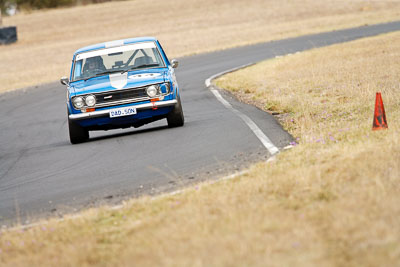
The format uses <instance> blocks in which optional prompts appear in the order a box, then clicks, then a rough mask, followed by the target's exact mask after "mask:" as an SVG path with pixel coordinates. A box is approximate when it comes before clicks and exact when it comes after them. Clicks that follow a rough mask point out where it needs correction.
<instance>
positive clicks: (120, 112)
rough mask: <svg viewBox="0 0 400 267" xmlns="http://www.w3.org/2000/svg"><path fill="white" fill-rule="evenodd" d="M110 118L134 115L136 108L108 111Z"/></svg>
mask: <svg viewBox="0 0 400 267" xmlns="http://www.w3.org/2000/svg"><path fill="white" fill-rule="evenodd" d="M109 114H110V118H116V117H122V116H129V115H135V114H136V108H133V107H123V108H115V109H112V110H110V113H109Z"/></svg>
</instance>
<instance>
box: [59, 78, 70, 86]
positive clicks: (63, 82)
mask: <svg viewBox="0 0 400 267" xmlns="http://www.w3.org/2000/svg"><path fill="white" fill-rule="evenodd" d="M60 82H61V84H63V85H68V84H69V80H68V78H67V77H62V78H61V79H60Z"/></svg>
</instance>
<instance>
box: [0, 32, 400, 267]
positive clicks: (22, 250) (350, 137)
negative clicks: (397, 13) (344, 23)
mask: <svg viewBox="0 0 400 267" xmlns="http://www.w3.org/2000/svg"><path fill="white" fill-rule="evenodd" d="M399 57H400V33H394V34H389V35H384V36H380V37H374V38H369V39H364V40H359V41H355V42H352V43H348V44H342V45H335V46H331V47H328V48H321V49H316V50H313V51H308V52H304V53H301V54H296V55H293V56H287V57H283V58H280V59H275V60H270V61H266V62H265V63H262V64H259V65H256V66H254V67H251V68H248V69H245V70H242V71H239V72H236V73H233V74H230V75H228V76H226V77H223V78H221V80H219V81H218V83H219V85H224V86H227V87H230V88H231V89H234V90H236V91H240V90H243V91H246V90H247V91H248V95H252V96H254V98H255V99H256V100H257V101H259V102H262V103H264V105H266V103H273V106H274V107H275V108H274V109H275V110H278V111H283V110H287V111H290V112H291V113H290V114H288V115H287V119H286V124H285V125H286V127H287V128H288V129H290V131H291V132H292V133H293V134H294V135H295V136H297V137H299V138H300V139H299V145H297V146H296V147H295V148H294V149H292V150H290V151H286V152H284V153H281V154H279V155H278V157H277V160H276V161H273V162H272V163H268V164H267V163H259V164H257V165H255V166H253V167H252V168H251V169H250V173H249V174H247V175H242V176H241V177H239V178H237V179H235V180H230V181H222V182H218V183H213V184H202V185H199V186H197V187H195V188H193V189H190V190H189V191H186V192H185V193H183V194H181V195H175V196H165V197H161V198H157V199H154V200H151V199H149V198H141V199H138V200H132V201H131V202H130V203H127V204H126V205H125V206H124V208H122V209H120V210H110V209H107V208H103V209H97V210H89V211H87V212H84V213H83V214H81V216H80V217H79V218H75V219H67V220H66V221H63V222H57V221H50V222H47V223H46V224H42V225H41V226H38V227H34V228H31V229H29V230H26V231H3V232H2V233H1V234H0V265H2V266H89V265H97V266H132V265H136V266H149V265H150V266H354V267H356V266H357V267H358V266H398V265H399V263H400V205H399V203H400V181H399V179H400V135H399V132H400V127H399V122H400V95H399V94H398V91H399V89H400V88H399V87H400V84H399V80H398V77H400V61H399V60H398V59H399ZM249 72H251V73H252V75H251V76H247V75H246V73H249ZM248 77H252V78H253V79H252V80H248ZM232 81H234V84H236V85H235V86H234V85H233V82H232ZM377 90H380V91H382V92H383V100H384V103H385V107H386V112H387V115H388V123H389V130H386V131H377V132H373V131H371V126H372V113H373V103H374V95H375V91H377ZM266 99H267V100H268V101H266ZM268 105H270V104H268ZM291 119H294V121H293V122H292V121H291ZM331 137H332V138H333V139H332V138H331ZM316 138H318V139H320V140H319V141H318V140H316Z"/></svg>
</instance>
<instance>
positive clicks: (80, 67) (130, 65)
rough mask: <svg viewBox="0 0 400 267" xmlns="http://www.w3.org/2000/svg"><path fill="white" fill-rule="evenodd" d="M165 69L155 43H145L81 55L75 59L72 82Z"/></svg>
mask: <svg viewBox="0 0 400 267" xmlns="http://www.w3.org/2000/svg"><path fill="white" fill-rule="evenodd" d="M159 67H165V64H164V61H163V60H162V58H161V55H160V52H159V51H158V48H157V46H156V44H155V43H154V42H143V43H136V44H131V45H124V46H119V47H112V48H104V49H100V50H95V51H90V52H84V53H80V54H78V55H77V56H76V58H75V65H74V70H73V75H72V79H71V80H72V81H77V80H86V79H90V78H92V77H96V76H101V75H106V74H111V73H116V72H126V71H129V70H135V69H144V68H159Z"/></svg>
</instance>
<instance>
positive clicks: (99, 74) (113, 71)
mask: <svg viewBox="0 0 400 267" xmlns="http://www.w3.org/2000/svg"><path fill="white" fill-rule="evenodd" d="M116 72H121V70H108V71H104V72H99V73H96V75H95V76H101V75H106V74H111V73H116Z"/></svg>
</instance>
